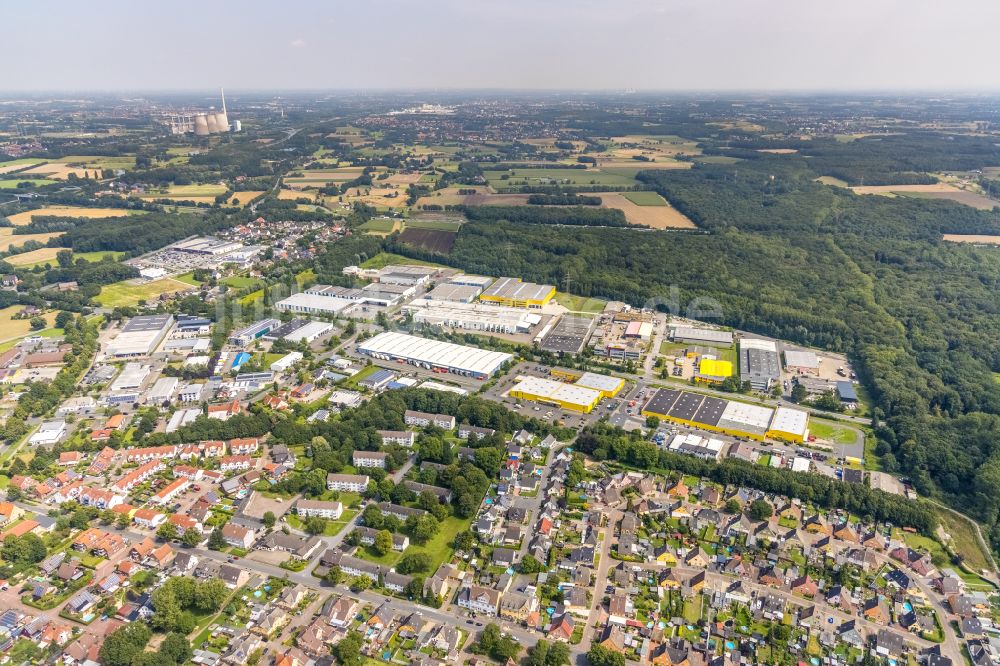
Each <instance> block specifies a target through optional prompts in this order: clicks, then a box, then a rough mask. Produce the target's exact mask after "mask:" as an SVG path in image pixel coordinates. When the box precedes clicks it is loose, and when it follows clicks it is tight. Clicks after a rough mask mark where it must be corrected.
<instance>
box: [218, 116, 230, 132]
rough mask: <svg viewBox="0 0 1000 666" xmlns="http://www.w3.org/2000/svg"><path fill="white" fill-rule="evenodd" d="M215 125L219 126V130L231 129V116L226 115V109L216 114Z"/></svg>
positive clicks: (226, 130)
mask: <svg viewBox="0 0 1000 666" xmlns="http://www.w3.org/2000/svg"><path fill="white" fill-rule="evenodd" d="M215 125H216V127H217V128H218V129H217V130H216V131H217V132H228V131H229V117H228V116H227V115H226V112H225V111H222V112H221V113H217V114H215Z"/></svg>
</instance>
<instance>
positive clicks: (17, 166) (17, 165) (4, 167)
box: [0, 157, 42, 174]
mask: <svg viewBox="0 0 1000 666" xmlns="http://www.w3.org/2000/svg"><path fill="white" fill-rule="evenodd" d="M41 162H42V160H40V159H38V158H37V157H23V158H21V159H19V160H10V161H9V162H0V174H2V173H11V172H12V171H20V170H21V169H27V168H28V167H30V166H34V165H36V164H41Z"/></svg>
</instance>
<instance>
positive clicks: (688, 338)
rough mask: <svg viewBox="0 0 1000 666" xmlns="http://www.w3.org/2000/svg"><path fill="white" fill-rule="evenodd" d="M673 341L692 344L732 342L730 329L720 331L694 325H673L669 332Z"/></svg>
mask: <svg viewBox="0 0 1000 666" xmlns="http://www.w3.org/2000/svg"><path fill="white" fill-rule="evenodd" d="M670 337H671V339H673V340H674V342H693V343H694V344H705V343H708V344H711V345H723V346H726V347H728V346H729V345H731V344H733V333H732V331H720V330H717V329H714V328H697V327H695V326H675V327H674V328H673V330H671V332H670Z"/></svg>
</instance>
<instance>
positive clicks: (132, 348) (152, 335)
mask: <svg viewBox="0 0 1000 666" xmlns="http://www.w3.org/2000/svg"><path fill="white" fill-rule="evenodd" d="M173 325H174V316H173V315H169V314H160V315H142V316H139V317H132V319H130V320H129V322H128V323H127V324H125V326H124V327H122V330H121V333H119V334H118V335H117V337H115V339H114V340H113V341H112V342H111V344H109V345H108V352H107V353H108V356H113V357H115V358H129V357H135V356H149V355H150V354H152V353H153V351H154V350H155V349H156V348H157V347H158V346H159V344H160V343H161V342H163V339H164V338H166V337H167V333H169V332H170V328H171V327H172V326H173Z"/></svg>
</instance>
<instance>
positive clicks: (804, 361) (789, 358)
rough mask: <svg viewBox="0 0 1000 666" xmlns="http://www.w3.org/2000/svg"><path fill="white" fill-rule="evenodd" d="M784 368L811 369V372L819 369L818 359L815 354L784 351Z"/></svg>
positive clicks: (791, 350)
mask: <svg viewBox="0 0 1000 666" xmlns="http://www.w3.org/2000/svg"><path fill="white" fill-rule="evenodd" d="M785 367H786V368H788V367H792V368H811V369H813V370H816V369H818V368H819V357H818V356H816V353H815V352H811V351H797V350H794V349H786V350H785Z"/></svg>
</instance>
